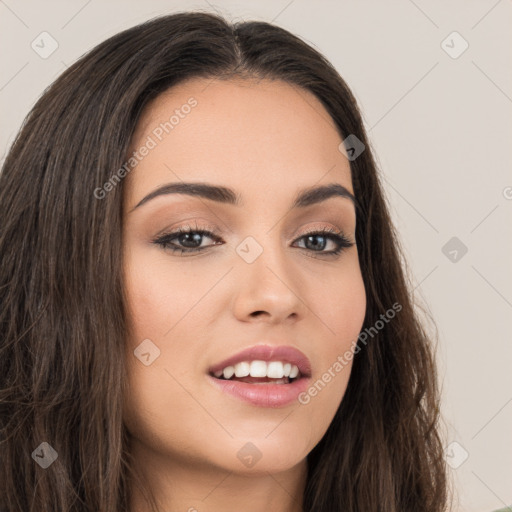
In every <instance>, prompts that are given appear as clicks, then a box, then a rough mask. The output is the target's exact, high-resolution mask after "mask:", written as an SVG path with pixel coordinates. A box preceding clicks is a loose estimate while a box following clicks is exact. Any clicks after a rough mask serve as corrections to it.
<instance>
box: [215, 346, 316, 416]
mask: <svg viewBox="0 0 512 512" xmlns="http://www.w3.org/2000/svg"><path fill="white" fill-rule="evenodd" d="M208 377H209V379H210V381H211V382H212V383H213V384H214V385H215V386H216V387H217V389H220V390H222V391H223V392H225V393H227V394H229V395H231V396H233V397H235V398H237V399H241V400H243V401H246V402H249V403H251V404H253V405H256V406H260V407H282V406H285V405H288V404H290V403H292V402H293V401H294V400H296V399H297V396H298V395H299V394H300V393H301V392H302V391H304V390H305V389H306V388H307V386H308V383H309V380H310V377H311V365H310V362H309V359H308V358H307V357H306V356H305V355H304V354H303V353H302V352H300V351H298V350H297V349H295V348H293V347H272V346H268V345H258V346H255V347H252V348H250V349H248V350H245V351H243V352H240V353H238V354H236V355H234V356H232V357H230V358H228V359H226V360H224V361H223V362H221V363H218V364H216V365H215V366H213V367H211V368H210V369H209V371H208Z"/></svg>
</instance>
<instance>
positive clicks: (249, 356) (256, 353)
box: [209, 345, 311, 377]
mask: <svg viewBox="0 0 512 512" xmlns="http://www.w3.org/2000/svg"><path fill="white" fill-rule="evenodd" d="M242 361H267V362H268V361H283V362H285V363H290V364H295V365H297V367H298V368H299V371H300V373H301V375H302V376H303V377H309V376H311V362H310V361H309V359H308V358H307V356H305V355H304V354H303V353H302V352H301V351H300V350H298V349H296V348H295V347H291V346H285V345H281V346H279V347H276V346H272V345H255V346H253V347H249V348H247V349H245V350H242V351H241V352H238V353H237V354H234V355H232V356H231V357H228V358H227V359H225V360H224V361H221V362H220V363H216V364H215V365H213V366H212V367H211V368H210V369H209V372H210V373H212V374H213V373H215V372H217V371H220V370H223V369H224V368H226V367H227V366H234V365H235V364H237V363H241V362H242Z"/></svg>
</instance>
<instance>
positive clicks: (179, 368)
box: [123, 79, 366, 512]
mask: <svg viewBox="0 0 512 512" xmlns="http://www.w3.org/2000/svg"><path fill="white" fill-rule="evenodd" d="M190 97H194V98H195V99H196V100H197V102H198V103H197V106H195V107H194V108H193V109H191V112H190V113H189V114H188V115H186V116H183V118H182V119H180V121H179V124H178V125H176V126H175V127H174V128H173V130H172V131H170V132H169V133H168V134H165V135H164V137H163V138H162V140H161V141H160V142H158V144H157V146H156V147H155V148H154V149H152V150H151V151H150V152H149V153H148V154H147V156H145V157H144V158H143V159H142V161H141V162H140V163H138V165H137V166H136V167H135V168H134V169H133V170H132V171H131V173H129V174H128V176H127V177H126V178H125V182H124V205H123V208H124V224H123V244H124V246H123V271H124V279H125V286H126V293H127V310H128V313H129V314H128V316H129V321H130V325H131V335H130V337H129V338H130V339H128V340H127V345H126V346H127V353H126V357H127V361H128V375H127V377H128V382H129V390H128V392H127V393H126V399H125V409H124V421H125V424H126V426H127V428H128V430H129V432H130V434H131V435H132V436H133V455H134V457H135V460H136V461H138V464H136V469H137V471H139V472H140V473H141V474H142V475H143V477H144V478H146V480H147V482H148V485H149V486H150V487H151V490H152V492H153V493H154V494H155V496H156V497H157V500H158V503H159V504H160V506H161V507H162V509H163V510H169V511H170V510H172V511H178V510H183V511H190V512H192V511H194V510H197V511H199V512H213V511H218V510H223V511H226V512H230V511H238V510H245V511H246V512H263V511H265V512H267V511H269V510H275V511H277V510H279V511H282V512H299V511H301V510H302V493H303V490H304V486H305V483H306V476H307V473H306V468H307V466H306V456H307V455H308V453H309V452H310V451H311V450H312V449H313V448H314V446H315V445H316V444H317V443H318V442H319V441H320V439H321V438H322V436H323V435H324V433H325V432H326V430H327V428H328V427H329V424H330V423H331V421H332V419H333V417H334V415H335V413H336V410H337V409H338V407H339V405H340V403H341V401H342V399H343V395H344V393H345V390H346V387H347V383H348V380H349V376H350V371H351V367H352V363H351V362H350V361H349V364H347V365H346V366H345V367H344V368H343V370H342V371H340V372H339V373H337V374H336V377H335V378H333V379H332V380H331V381H330V382H329V383H328V384H327V385H326V386H325V387H324V388H323V389H322V391H321V392H319V393H318V394H317V396H315V397H314V398H311V400H310V402H309V403H308V404H307V405H301V404H300V403H298V402H294V403H292V404H291V405H288V406H285V407H278V408H265V407H258V406H255V405H253V404H250V403H247V402H243V401H241V400H238V399H236V398H233V397H231V396H229V395H226V394H224V393H223V392H221V391H219V390H218V389H216V388H215V387H214V386H212V384H211V382H210V381H209V379H208V377H207V373H208V369H209V368H210V367H211V366H212V365H213V364H215V363H218V362H221V361H222V360H224V359H226V358H227V357H229V356H230V355H232V354H234V353H236V352H239V351H240V350H242V349H245V348H247V347H250V346H253V345H257V344H270V345H292V346H294V347H296V348H298V349H299V350H301V351H302V352H303V353H304V354H306V356H307V357H308V358H309V359H310V361H311V365H312V381H311V382H315V381H316V380H317V379H319V378H320V377H321V375H322V374H323V373H324V372H326V371H327V370H328V369H329V368H330V367H332V366H333V364H334V363H335V361H336V360H337V358H338V356H340V355H342V354H343V353H344V352H345V351H346V350H350V349H351V347H352V343H353V341H354V340H356V339H357V336H358V333H359V332H360V329H361V328H362V324H363V319H364V312H365V308H366V295H365V289H364V285H363V280H362V276H361V271H360V267H359V261H358V252H357V246H356V245H353V246H352V247H349V248H346V249H343V250H342V252H341V253H340V254H338V255H337V256H336V255H335V256H328V255H326V254H325V253H326V252H328V251H332V250H333V249H335V248H336V243H335V242H334V241H330V240H329V239H328V240H327V242H326V245H325V246H322V240H321V239H320V240H319V239H318V238H316V239H315V240H314V241H313V243H314V244H315V243H316V244H317V246H318V248H317V249H315V247H314V246H313V247H312V246H311V245H309V246H307V245H306V240H305V238H301V237H303V236H304V234H305V233H307V231H308V230H309V231H311V230H313V228H314V229H325V228H331V229H335V230H336V231H340V230H341V231H342V232H343V233H344V234H345V236H346V237H347V238H348V239H349V240H351V241H352V242H355V227H356V215H355V209H354V206H353V204H352V202H351V201H350V200H349V199H347V198H341V197H332V198H329V199H327V200H325V201H323V202H321V203H319V204H316V205H312V206H310V207H307V208H296V209H291V208H290V206H291V203H292V200H293V199H294V198H295V195H296V194H297V191H298V190H299V189H302V188H306V187H311V186H318V185H324V184H328V183H339V184H340V185H343V186H344V187H346V188H347V189H348V190H349V191H350V192H352V193H353V187H352V181H351V176H350V166H349V162H348V160H347V158H346V157H345V156H344V155H343V154H342V153H341V152H340V151H339V149H338V146H339V144H340V143H341V142H342V138H341V137H340V134H339V133H338V131H337V129H336V127H335V124H334V122H333V121H332V119H331V118H330V116H329V114H328V113H327V111H326V110H325V109H324V107H323V106H322V104H321V103H320V102H319V101H318V100H317V99H316V97H315V96H313V95H312V94H310V93H309V92H307V91H304V90H302V89H298V88H297V87H294V86H291V85H289V84H287V83H285V82H282V81H267V80H261V81H253V80H252V81H248V80H241V79H238V80H229V81H221V80H214V81H212V80H204V79H195V80H191V81H188V82H186V83H183V84H180V85H179V86H175V87H173V88H172V89H170V90H168V91H166V92H165V93H163V94H161V95H160V96H158V97H157V98H156V99H155V100H153V101H152V102H151V103H150V104H149V105H148V106H147V107H146V109H145V111H144V112H143V115H142V117H141V119H140V120H139V123H138V125H137V129H136V132H135V134H134V136H133V139H132V148H131V151H135V150H137V149H138V148H140V147H141V146H142V145H143V144H144V142H145V141H146V140H147V137H148V135H151V133H152V130H154V129H155V128H156V127H158V125H159V124H160V123H161V122H163V121H165V120H168V119H169V117H170V115H171V114H172V113H173V111H174V110H175V109H176V108H180V106H181V105H183V104H185V103H186V102H187V100H188V99H189V98H190ZM153 138H154V139H155V140H156V138H155V137H154V136H153ZM130 154H131V153H130ZM181 181H185V182H189V181H194V182H208V183H210V184H215V185H222V186H226V187H230V188H232V189H234V190H235V191H236V192H237V193H238V194H240V196H241V198H242V201H243V206H233V205H227V204H221V203H217V202H215V201H212V200H208V199H204V198H197V197H192V196H188V195H184V194H167V195H160V196H158V197H155V198H154V199H152V200H150V201H148V202H146V203H145V204H143V205H141V206H139V207H138V208H135V209H133V208H134V207H135V205H137V204H138V203H139V201H140V200H141V199H142V198H143V197H145V196H146V195H147V194H149V193H150V192H152V191H153V190H155V189H156V188H158V187H159V186H161V185H163V184H166V183H179V182H181ZM196 224H197V226H198V227H199V229H201V228H203V229H209V230H211V231H213V232H214V233H215V234H216V235H217V236H218V237H219V238H220V239H221V240H222V243H221V244H219V245H214V243H215V241H214V240H213V239H212V238H210V237H208V236H203V237H202V239H201V238H200V241H199V242H198V244H200V246H201V247H208V248H206V249H205V250H204V251H203V252H198V253H191V254H189V255H187V254H179V253H172V252H171V250H170V249H169V248H167V249H165V248H163V247H161V246H159V245H157V244H155V243H153V240H154V239H155V238H157V237H158V236H159V235H161V234H162V233H168V232H173V231H175V230H176V228H179V227H184V226H187V225H188V226H191V228H192V229H195V228H196ZM247 236H251V237H253V238H254V239H255V240H256V241H257V242H258V243H259V244H260V246H261V247H262V248H263V252H262V253H261V254H260V255H259V257H257V258H256V260H255V261H254V262H253V263H251V264H248V263H247V262H246V261H245V260H244V259H242V258H241V257H240V256H239V255H238V253H237V252H236V247H237V246H238V245H239V244H240V242H242V241H243V240H244V239H245V238H246V237H247ZM181 241H182V243H181V244H180V241H179V239H177V238H175V239H174V240H173V243H174V244H175V245H177V246H178V247H182V248H183V247H185V248H186V247H187V246H186V245H185V246H184V245H183V238H181ZM308 247H309V248H308ZM311 247H312V248H311ZM145 339H149V340H151V341H152V343H153V344H154V345H156V346H157V347H158V349H159V350H160V355H159V356H158V357H157V358H156V359H154V361H153V362H152V363H151V364H149V365H148V366H146V365H144V364H142V363H141V361H140V360H139V359H138V358H137V357H135V356H134V350H135V349H136V348H137V347H138V346H139V345H140V343H141V342H142V341H143V340H145ZM248 442H251V443H252V444H253V445H255V446H256V447H257V449H258V450H259V452H260V453H261V459H260V460H259V461H258V462H257V463H256V464H255V465H254V466H252V467H246V466H245V465H244V464H242V463H241V461H240V459H239V458H238V457H237V453H238V452H239V450H240V449H241V448H242V447H243V446H244V445H245V444H246V443H248ZM131 492H132V496H131V510H132V512H134V511H137V512H145V511H148V510H149V508H148V507H147V505H146V504H145V502H144V501H143V499H142V496H141V494H140V491H139V490H138V489H137V488H136V487H135V486H133V488H132V491H131Z"/></svg>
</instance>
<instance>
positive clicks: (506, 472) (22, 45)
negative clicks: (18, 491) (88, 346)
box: [0, 0, 512, 512]
mask: <svg viewBox="0 0 512 512" xmlns="http://www.w3.org/2000/svg"><path fill="white" fill-rule="evenodd" d="M185 9H201V10H206V11H212V10H215V9H217V10H218V11H220V12H221V13H223V14H224V15H226V16H227V17H228V19H231V20H235V19H240V18H243V19H260V20H265V21H273V22H275V23H277V24H279V25H281V26H282V27H284V28H286V29H288V30H290V31H292V32H294V33H296V34H298V35H300V36H301V37H303V38H304V39H305V40H307V41H308V42H310V43H312V44H313V45H314V46H316V47H317V48H318V49H319V50H320V51H321V52H323V53H324V54H325V55H326V56H327V58H329V59H330V60H331V62H333V64H334V65H335V66H336V68H337V69H338V71H339V72H340V74H341V75H342V76H343V78H344V79H345V80H346V81H347V82H348V84H349V86H350V87H351V88H352V89H353V91H354V92H355V94H356V97H357V98H358V101H359V102H360V105H361V108H362V110H363V115H364V119H365V123H366V127H367V129H368V130H369V135H370V138H371V140H372V143H373V146H374V150H375V152H376V157H377V159H378V161H379V163H380V166H381V168H382V171H383V174H384V178H385V185H386V191H387V194H388V197H389V201H390V204H391V208H392V212H393V215H394V219H395V222H396V224H397V226H398V228H399V231H400V233H401V236H402V240H403V244H404V246H405V249H406V252H407V256H408V258H409V261H410V266H411V271H412V274H413V279H414V282H415V286H416V289H415V293H416V294H417V297H418V299H422V300H425V301H426V302H427V303H428V304H429V307H430V311H431V313H432V314H433V316H434V317H435V319H436V322H437V326H438V329H439V339H440V346H439V357H440V370H441V377H442V381H443V397H444V403H443V412H444V416H445V418H446V422H447V424H448V434H447V439H446V443H445V444H446V446H448V445H450V443H453V442H456V443H458V444H455V445H453V444H451V445H450V447H449V449H448V450H447V458H448V459H447V460H448V461H449V463H450V464H451V466H453V468H452V469H450V471H451V475H452V477H453V481H454V483H455V486H456V490H457V491H456V492H457V495H458V500H459V505H458V506H457V507H456V510H461V511H462V510H463V511H467V512H476V511H490V510H494V509H497V508H501V507H504V506H505V505H507V504H508V505H512V487H511V485H510V482H512V442H511V439H512V436H511V433H512V428H511V427H512V375H511V371H510V368H511V359H512V357H511V356H512V348H511V341H512V340H511V336H510V334H511V322H510V320H511V316H512V315H511V314H512V286H511V285H512V267H511V264H510V262H511V261H512V257H511V256H512V236H511V227H510V226H511V223H510V221H511V217H512V174H511V172H510V170H511V160H512V157H511V152H510V149H509V148H510V141H511V140H512V137H511V136H512V117H511V113H512V68H511V66H510V63H511V62H512V44H511V42H512V41H511V40H512V30H511V28H512V27H511V21H512V2H511V1H510V0H499V1H496V0H485V1H468V0H464V1H457V2H456V1H449V2H442V1H430V2H427V1H426V0H414V1H412V0H400V1H399V0H397V1H386V2H384V1H380V2H378V1H359V2H356V1H336V2H335V1H315V2H313V1H310V2H307V1H303V0H292V1H290V0H281V1H259V2H256V1H247V2H228V1H222V0H217V1H216V2H215V3H213V2H211V3H209V2H206V1H197V2H184V1H181V2H172V1H167V2H165V1H157V0H146V1H144V2H142V1H140V2H137V1H135V0H133V1H124V2H123V1H100V0H89V1H87V0H66V1H64V0H63V1H45V2H39V1H36V0H30V1H28V0H23V1H22V0H0V41H1V48H2V50H1V55H0V58H1V75H0V107H1V119H2V123H1V131H0V152H1V154H2V161H3V158H4V157H5V152H6V151H7V149H8V147H9V145H10V143H11V142H12V139H13V137H14V135H15V133H16V132H17V130H18V129H19V127H20V125H21V122H22V120H23V117H24V116H25V115H26V113H27V112H28V111H29V109H30V108H31V106H32V105H33V104H34V102H35V100H36V99H37V98H38V97H39V95H40V94H41V93H42V91H43V90H44V88H45V87H46V86H47V85H48V84H50V83H51V82H52V80H54V79H55V78H56V77H57V76H58V75H59V74H60V73H61V72H62V71H63V70H64V69H65V67H66V66H68V65H69V64H71V63H72V62H73V61H75V60H76V59H77V58H78V57H79V56H80V55H81V54H82V53H84V52H85V51H87V50H89V49H90V48H92V47H93V46H94V45H96V44H97V43H99V42H100V41H103V40H104V39H105V38H107V37H109V36H111V35H113V34H115V33H116V32H118V31H120V30H122V29H124V28H127V27H129V26H132V25H134V24H136V23H138V22H141V21H143V20H146V19H148V18H150V17H153V16H156V15H158V14H163V13H171V12H174V11H178V10H185ZM43 31H46V32H48V33H49V34H50V35H51V37H53V38H54V39H55V40H56V42H57V44H58V48H57V49H56V51H55V52H54V53H53V54H52V55H50V56H49V57H48V58H46V59H43V58H41V57H40V56H39V55H38V54H37V53H36V52H35V51H34V50H33V49H32V47H31V43H32V42H33V41H35V42H36V43H37V42H38V41H40V39H38V37H39V35H40V34H41V33H42V32H43ZM454 31H457V32H458V33H459V34H460V35H461V36H462V38H464V40H465V41H467V43H468V44H469V47H468V48H467V50H466V51H465V52H464V53H462V54H461V55H460V56H458V58H452V57H450V56H449V55H448V53H446V51H445V50H444V49H443V46H442V41H443V40H445V39H446V38H447V37H448V36H449V35H450V34H451V33H452V32H454ZM45 37H47V36H45ZM457 37H458V36H453V35H451V36H450V37H448V39H447V40H446V43H445V45H444V48H446V49H447V50H448V51H450V52H452V54H453V52H456V51H457V50H459V49H461V48H462V44H463V41H462V40H460V39H457ZM446 45H448V46H449V47H451V48H449V47H446ZM46 48H49V45H46ZM452 237H457V239H458V241H456V242H455V243H456V244H459V247H457V246H453V247H451V246H448V248H447V249H445V250H444V252H445V253H446V254H447V255H448V256H446V255H445V253H443V250H442V248H443V247H444V246H445V244H446V243H447V242H448V241H449V240H450V239H451V238H452ZM461 243H462V244H464V245H465V246H466V247H467V249H468V252H467V253H466V254H464V255H463V256H462V257H461V254H462V252H461V251H460V247H462V246H461V245H460V244H461ZM453 250H455V251H457V252H456V253H454V252H453ZM450 251H451V254H450ZM450 258H452V259H456V260H457V261H455V262H454V261H451V260H450ZM27 450H30V448H27ZM466 452H467V454H468V458H467V459H466V460H464V457H465V455H466Z"/></svg>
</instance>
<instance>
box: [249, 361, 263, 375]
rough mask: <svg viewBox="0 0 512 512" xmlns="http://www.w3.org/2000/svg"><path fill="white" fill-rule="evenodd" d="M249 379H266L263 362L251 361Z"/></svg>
mask: <svg viewBox="0 0 512 512" xmlns="http://www.w3.org/2000/svg"><path fill="white" fill-rule="evenodd" d="M250 374H251V377H266V376H267V363H266V362H265V361H251V368H250Z"/></svg>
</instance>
